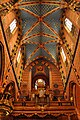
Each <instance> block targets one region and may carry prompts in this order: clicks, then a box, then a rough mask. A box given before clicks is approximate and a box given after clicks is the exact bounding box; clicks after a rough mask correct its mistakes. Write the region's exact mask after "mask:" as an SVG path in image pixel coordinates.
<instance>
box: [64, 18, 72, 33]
mask: <svg viewBox="0 0 80 120" xmlns="http://www.w3.org/2000/svg"><path fill="white" fill-rule="evenodd" d="M64 23H65V26H66V27H67V28H68V30H69V31H70V32H71V30H72V22H71V21H70V20H69V19H68V18H66V19H65V22H64Z"/></svg>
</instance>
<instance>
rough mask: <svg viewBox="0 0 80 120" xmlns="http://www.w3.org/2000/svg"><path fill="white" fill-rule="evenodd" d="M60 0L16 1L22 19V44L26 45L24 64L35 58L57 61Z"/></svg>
mask: <svg viewBox="0 0 80 120" xmlns="http://www.w3.org/2000/svg"><path fill="white" fill-rule="evenodd" d="M66 4H67V3H66V2H63V1H61V0H21V1H20V2H18V3H16V5H15V6H16V7H18V9H19V11H20V17H21V20H22V44H25V46H26V64H27V65H29V64H30V63H31V62H32V61H34V60H35V59H37V58H41V57H42V58H45V59H47V60H49V61H50V62H53V63H57V43H59V42H60V40H61V38H60V31H61V27H60V26H61V21H60V18H61V16H62V9H63V8H64V7H65V6H66Z"/></svg>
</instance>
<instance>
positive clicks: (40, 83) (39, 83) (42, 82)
mask: <svg viewBox="0 0 80 120" xmlns="http://www.w3.org/2000/svg"><path fill="white" fill-rule="evenodd" d="M38 87H45V80H43V79H38V80H36V82H35V89H36V90H37V89H38Z"/></svg>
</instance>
